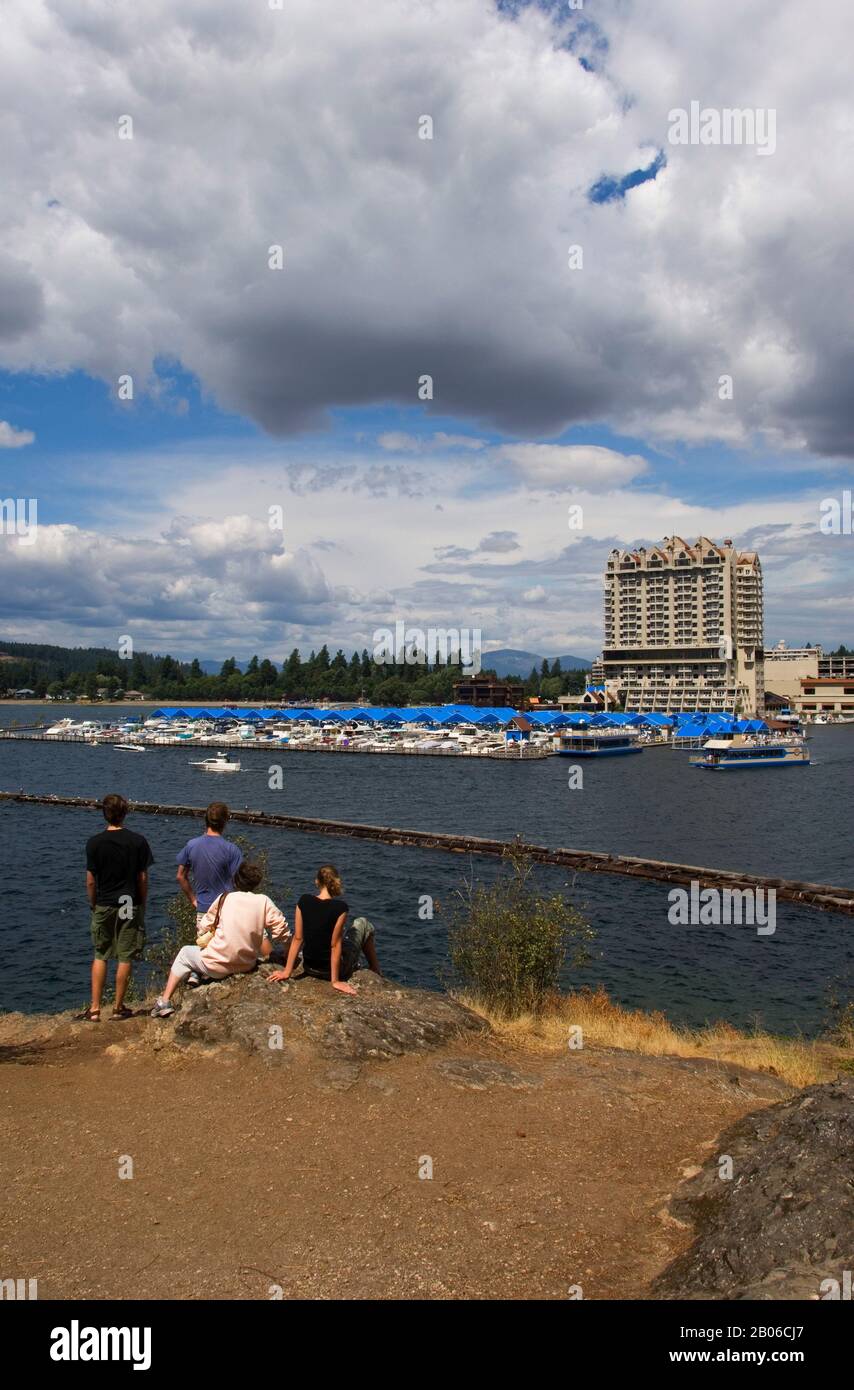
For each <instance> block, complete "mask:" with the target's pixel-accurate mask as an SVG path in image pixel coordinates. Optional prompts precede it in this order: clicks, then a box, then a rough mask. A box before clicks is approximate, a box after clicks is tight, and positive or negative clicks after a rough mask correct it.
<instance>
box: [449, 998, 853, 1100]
mask: <svg viewBox="0 0 854 1390" xmlns="http://www.w3.org/2000/svg"><path fill="white" fill-rule="evenodd" d="M457 997H458V998H459V1000H460V1002H461V1003H463V1004H466V1005H467V1006H468V1008H470V1009H472V1010H474V1012H475V1013H478V1014H480V1015H481V1016H482V1017H484V1018H486V1019H487V1020H488V1022H489V1023H490V1024H491V1026H492V1028H493V1029H494V1031H495V1032H496V1033H497V1034H498V1035H499V1036H500V1037H503V1038H506V1039H507V1040H508V1041H509V1042H512V1043H514V1044H515V1045H517V1046H519V1047H526V1048H529V1049H531V1050H532V1051H537V1052H559V1051H562V1050H563V1049H564V1048H566V1046H567V1042H568V1038H569V1033H570V1029H571V1028H581V1029H582V1033H583V1038H584V1042H585V1044H592V1045H593V1046H598V1047H616V1048H621V1049H623V1050H625V1051H627V1052H642V1053H645V1054H647V1055H648V1056H651V1057H663V1056H673V1057H705V1058H709V1059H710V1060H713V1061H718V1062H735V1063H737V1064H738V1065H739V1066H743V1067H749V1068H750V1069H751V1070H753V1071H764V1072H768V1073H770V1074H771V1075H772V1076H779V1077H780V1078H781V1079H782V1080H783V1081H787V1082H788V1083H789V1084H790V1085H792V1086H810V1085H813V1084H814V1083H815V1082H819V1081H831V1080H833V1078H834V1077H835V1076H837V1075H838V1073H839V1072H840V1071H851V1070H854V1045H852V1043H851V1041H850V1040H842V1041H840V1042H835V1041H830V1040H823V1039H818V1040H811V1039H808V1038H797V1037H796V1038H783V1037H777V1036H775V1035H774V1034H773V1033H766V1032H764V1031H763V1030H761V1029H758V1028H757V1029H755V1030H753V1031H751V1032H741V1031H739V1029H737V1028H733V1027H732V1026H731V1025H730V1024H728V1023H712V1024H709V1025H707V1026H706V1027H704V1028H681V1027H678V1026H677V1025H675V1024H673V1023H671V1022H670V1021H669V1020H668V1019H667V1018H666V1017H665V1015H664V1014H663V1013H644V1012H643V1011H642V1010H640V1009H625V1008H623V1007H622V1006H621V1005H620V1004H615V1003H614V1001H613V1000H612V999H610V998H609V996H608V995H607V994H606V993H605V991H604V990H603V989H597V990H580V991H578V992H577V993H574V994H566V995H553V996H552V997H551V999H550V1000H549V1002H548V1005H547V1007H546V1008H544V1009H543V1011H542V1012H541V1013H539V1014H521V1015H519V1017H517V1018H512V1019H508V1018H504V1017H502V1016H501V1015H500V1014H494V1013H492V1012H491V1011H490V1010H488V1009H487V1008H485V1007H484V1006H483V1005H482V1004H481V1003H479V1002H478V1000H477V999H474V998H471V997H466V996H465V995H458V996H457Z"/></svg>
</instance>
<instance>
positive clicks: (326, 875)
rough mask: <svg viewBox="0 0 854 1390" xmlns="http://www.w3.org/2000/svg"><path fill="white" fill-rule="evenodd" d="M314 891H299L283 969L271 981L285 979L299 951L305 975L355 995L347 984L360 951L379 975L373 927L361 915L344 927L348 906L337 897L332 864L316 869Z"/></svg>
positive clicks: (338, 891) (338, 888)
mask: <svg viewBox="0 0 854 1390" xmlns="http://www.w3.org/2000/svg"><path fill="white" fill-rule="evenodd" d="M316 888H317V892H316V893H303V895H302V897H301V898H300V900H299V902H298V903H297V908H296V912H295V914H294V934H293V939H292V941H291V946H290V950H289V951H288V958H287V961H286V962H285V968H284V970H274V971H273V973H272V974H271V975H269V976H268V977H267V978H268V980H269V981H270V982H271V983H275V982H276V981H277V980H289V979H290V977H291V975H292V974H293V970H294V966H295V965H296V962H297V957H298V956H299V953H300V951H302V964H303V969H304V971H305V973H306V974H307V975H314V976H316V977H317V978H318V979H321V980H329V981H330V983H331V984H332V987H333V989H337V990H340V992H341V993H342V994H355V993H356V991H355V989H354V988H353V986H352V985H351V984H348V983H347V981H348V980H349V978H350V976H351V975H352V973H353V971H354V970H355V969H356V966H357V964H358V961H359V957H360V955H361V953H362V952H363V951H364V953H365V956H366V957H367V960H368V964H369V966H370V968H371V969H372V970H374V971H376V973H377V974H378V975H379V974H380V967H379V961H378V960H377V952H376V947H375V945H374V929H373V927H372V926H371V924H370V922H369V921H367V919H366V918H364V917H359V918H357V920H356V921H355V922H354V923H353V925H352V926H351V927H345V923H346V921H347V913H348V911H349V908H348V906H347V903H346V902H345V900H344V898H342V896H341V891H342V889H341V879H340V877H339V875H338V870H337V869H336V868H335V865H334V864H323V865H322V866H321V868H320V869H318V871H317V882H316Z"/></svg>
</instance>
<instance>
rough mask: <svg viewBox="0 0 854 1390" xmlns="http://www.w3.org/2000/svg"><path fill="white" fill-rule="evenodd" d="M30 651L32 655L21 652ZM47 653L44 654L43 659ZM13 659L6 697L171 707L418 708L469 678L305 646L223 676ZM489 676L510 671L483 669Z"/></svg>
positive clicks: (154, 660) (564, 676)
mask: <svg viewBox="0 0 854 1390" xmlns="http://www.w3.org/2000/svg"><path fill="white" fill-rule="evenodd" d="M23 646H27V647H28V648H29V650H28V651H27V653H26V655H24V654H23V653H22V654H21V655H18V653H17V652H16V651H15V648H21V647H23ZM37 650H40V651H42V652H43V653H44V654H43V655H36V651H37ZM3 656H6V657H12V660H11V661H10V660H3V661H2V664H0V673H2V674H0V683H2V685H3V686H5V687H6V689H7V692H8V691H11V690H13V689H22V688H28V689H31V690H33V691H34V693H35V694H36V695H37V696H39V697H40V698H41V697H44V696H45V695H51V696H53V697H54V698H57V699H59V698H62V697H63V696H66V695H70V696H72V697H78V698H79V697H81V696H85V697H86V698H87V699H90V700H97V699H103V700H105V701H108V700H111V699H116V698H117V697H119V696H120V695H121V694H124V692H125V691H127V690H138V691H141V692H142V693H143V694H144V695H146V696H147V697H149V698H150V699H153V700H162V701H163V702H164V703H169V704H181V703H183V702H191V701H192V702H193V703H196V702H202V703H204V704H211V705H215V704H221V703H223V702H229V703H242V702H249V701H258V700H260V701H264V702H265V703H268V704H270V705H275V704H276V703H277V702H281V701H304V702H305V703H306V704H310V703H312V702H314V701H317V700H333V701H351V702H352V703H354V704H376V705H406V704H409V705H412V704H430V705H439V704H447V703H449V702H450V701H451V700H453V698H454V683H455V682H456V681H459V680H460V679H463V678H465V676H466V674H467V673H466V672H464V671H463V670H462V668H461V667H460V666H459V665H450V664H449V665H433V666H429V665H423V666H422V665H409V664H406V665H403V664H401V665H388V664H382V663H379V664H378V663H377V662H376V661H374V659H373V657H372V656H371V655H370V653H369V652H368V651H367V649H365V650H363V651H362V652H361V653H359V652H354V653H353V655H352V656H351V657H349V658H348V657H346V656H345V654H344V652H343V651H341V650H338V651H337V652H335V654H334V655H331V654H330V651H329V648H328V647H327V646H325V645H324V646H323V647H321V648H320V651H317V652H315V651H312V652H311V654H310V655H309V656H308V658H306V659H303V657H302V656H301V654H300V651H299V649H298V648H296V647H295V648H294V650H293V651H292V652H291V653H290V655H289V656H287V657H286V658H285V659H284V661H283V662H282V664H281V668H279V667H277V666H276V664H275V663H274V662H272V661H270V660H269V659H268V658H266V657H265V658H263V659H260V658H259V657H257V656H253V657H252V660H251V661H250V662H249V663H248V665H247V667H246V670H245V671H241V670H240V668H239V667H238V665H237V661H236V659H235V658H234V657H229V658H228V660H226V661H224V662H223V664H222V668H221V670H220V671H219V673H218V674H217V675H208V674H206V673H205V672H204V671H203V670H202V667H201V664H200V662H199V661H198V659H197V658H194V659H193V660H192V661H191V662H182V661H178V660H176V659H175V658H174V657H172V656H169V655H166V656H153V655H151V654H149V653H138V654H136V655H134V657H133V659H132V660H129V661H123V660H120V659H119V657H118V656H117V655H116V653H115V652H110V651H108V650H106V649H101V648H75V649H69V648H62V647H50V648H42V649H38V648H37V646H36V644H21V643H7V644H6V645H5V647H4V648H3V649H2V651H0V657H3ZM481 674H484V675H493V676H500V675H503V673H500V672H495V671H489V670H488V669H484V671H483V672H482V673H481ZM585 675H586V673H585V672H584V671H574V670H573V671H562V670H561V665H560V661H559V660H555V661H553V662H551V663H550V662H548V661H545V660H544V661H543V663H542V665H541V667H540V668H539V669H537V668H536V667H534V668H533V669H532V670H531V673H530V675H529V676H528V678H527V680H523V681H518V682H516V679H515V678H511V679H512V680H513V681H514V683H518V684H521V685H522V686H523V687H524V690H525V694H526V695H528V696H538V697H540V698H541V699H547V700H554V699H556V698H557V696H558V695H562V694H575V693H578V692H579V691H581V690H583V689H584V683H585Z"/></svg>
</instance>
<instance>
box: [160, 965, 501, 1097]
mask: <svg viewBox="0 0 854 1390" xmlns="http://www.w3.org/2000/svg"><path fill="white" fill-rule="evenodd" d="M268 974H269V970H258V971H255V972H253V973H252V974H251V975H234V976H231V977H230V978H229V979H226V980H222V981H214V982H212V983H210V984H206V985H202V986H201V987H200V988H199V989H196V990H194V991H190V990H187V991H185V995H184V999H183V1002H182V1005H181V1008H180V1009H179V1010H178V1012H177V1013H175V1014H174V1015H173V1016H172V1018H170V1019H167V1020H165V1021H164V1023H163V1024H162V1025H161V1026H160V1027H159V1028H158V1030H157V1040H158V1042H159V1043H160V1044H163V1043H164V1042H170V1041H174V1042H175V1043H177V1044H179V1045H181V1044H184V1045H186V1044H188V1043H199V1044H206V1045H208V1046H218V1045H222V1044H229V1045H236V1046H238V1047H241V1048H244V1049H245V1050H246V1051H248V1052H252V1053H254V1054H256V1055H257V1056H259V1057H261V1058H263V1059H264V1060H265V1061H267V1062H269V1063H271V1064H274V1065H275V1064H280V1063H282V1062H287V1061H288V1060H289V1059H290V1058H293V1057H294V1056H295V1055H296V1054H297V1053H299V1052H300V1051H304V1050H305V1048H306V1045H309V1046H310V1048H311V1051H312V1052H313V1053H314V1054H315V1055H319V1056H321V1057H323V1058H326V1059H328V1060H330V1061H335V1062H362V1061H367V1060H368V1059H370V1058H379V1059H382V1058H390V1057H400V1056H403V1055H404V1054H405V1053H420V1052H426V1051H428V1050H430V1049H431V1048H436V1047H441V1046H443V1045H444V1044H446V1043H448V1042H450V1041H451V1040H452V1039H454V1038H457V1037H459V1036H461V1035H463V1034H473V1033H478V1032H483V1031H487V1029H488V1025H487V1024H486V1023H485V1022H484V1020H483V1019H481V1018H479V1017H478V1016H477V1015H476V1014H474V1013H472V1012H471V1010H470V1009H466V1008H464V1007H463V1006H462V1005H461V1004H457V1003H456V1002H455V1001H454V1000H453V999H449V998H448V997H447V995H444V994H435V993H433V992H431V991H429V990H423V989H405V988H403V987H402V986H400V985H397V984H392V983H391V982H389V981H388V980H383V979H381V978H380V977H379V976H378V975H374V974H373V973H372V972H371V971H370V970H360V971H359V972H358V973H357V975H356V976H355V977H354V980H353V983H354V985H355V986H356V988H357V990H358V993H357V994H355V995H345V994H341V993H339V992H338V991H337V990H333V989H332V987H331V986H330V985H329V983H328V982H327V981H324V980H315V979H311V978H309V977H304V978H302V979H299V980H290V981H288V982H287V983H285V984H270V983H269V982H268V980H267V978H266V976H267V975H268ZM343 1076H344V1073H343V1072H342V1073H341V1077H342V1078H343ZM342 1084H343V1082H342Z"/></svg>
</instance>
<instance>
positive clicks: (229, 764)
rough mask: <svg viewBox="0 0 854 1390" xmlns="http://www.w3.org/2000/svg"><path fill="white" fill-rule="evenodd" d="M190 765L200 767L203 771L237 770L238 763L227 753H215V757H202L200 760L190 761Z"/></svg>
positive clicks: (238, 768)
mask: <svg viewBox="0 0 854 1390" xmlns="http://www.w3.org/2000/svg"><path fill="white" fill-rule="evenodd" d="M190 767H200V768H201V769H202V771H203V772H239V771H240V763H239V762H235V761H234V759H233V758H230V757H229V756H228V754H227V753H217V755H216V757H215V758H203V759H202V761H201V762H191V763H190Z"/></svg>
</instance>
